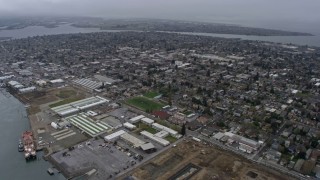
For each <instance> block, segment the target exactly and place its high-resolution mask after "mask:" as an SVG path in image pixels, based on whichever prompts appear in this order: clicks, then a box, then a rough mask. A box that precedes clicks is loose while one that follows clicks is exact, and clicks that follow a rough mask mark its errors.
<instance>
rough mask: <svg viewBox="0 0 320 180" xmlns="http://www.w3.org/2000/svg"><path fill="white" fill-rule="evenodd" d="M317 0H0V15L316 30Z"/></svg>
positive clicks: (319, 28) (319, 19)
mask: <svg viewBox="0 0 320 180" xmlns="http://www.w3.org/2000/svg"><path fill="white" fill-rule="evenodd" d="M319 9H320V1H319V0H0V16H2V17H4V16H88V17H103V18H110V19H114V18H151V19H154V18H156V19H174V20H190V21H204V22H216V23H230V24H238V25H243V26H253V27H264V28H274V29H283V30H291V31H304V32H311V33H314V32H319V31H320V13H319V12H318V11H319Z"/></svg>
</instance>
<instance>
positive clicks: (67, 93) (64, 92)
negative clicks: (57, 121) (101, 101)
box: [56, 90, 77, 99]
mask: <svg viewBox="0 0 320 180" xmlns="http://www.w3.org/2000/svg"><path fill="white" fill-rule="evenodd" d="M76 93H77V92H76V91H74V90H61V91H59V93H58V94H56V95H57V96H58V97H59V98H63V99H66V98H69V97H71V96H73V95H75V94H76Z"/></svg>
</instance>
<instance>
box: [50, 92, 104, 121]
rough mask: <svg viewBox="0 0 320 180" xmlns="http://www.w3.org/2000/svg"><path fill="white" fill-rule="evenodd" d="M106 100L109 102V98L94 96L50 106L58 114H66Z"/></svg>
mask: <svg viewBox="0 0 320 180" xmlns="http://www.w3.org/2000/svg"><path fill="white" fill-rule="evenodd" d="M107 102H109V100H107V99H105V98H102V97H100V96H95V97H90V98H86V99H82V100H79V101H75V102H72V103H69V104H65V105H61V106H57V107H53V108H51V110H52V111H54V112H55V113H57V114H58V115H59V116H67V115H70V114H74V113H77V112H80V111H81V110H85V109H88V108H91V107H95V106H97V105H100V104H104V103H107Z"/></svg>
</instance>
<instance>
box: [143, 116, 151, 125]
mask: <svg viewBox="0 0 320 180" xmlns="http://www.w3.org/2000/svg"><path fill="white" fill-rule="evenodd" d="M141 122H143V123H145V124H147V125H149V126H151V125H152V124H153V123H154V120H152V119H150V118H147V117H145V118H142V119H141Z"/></svg>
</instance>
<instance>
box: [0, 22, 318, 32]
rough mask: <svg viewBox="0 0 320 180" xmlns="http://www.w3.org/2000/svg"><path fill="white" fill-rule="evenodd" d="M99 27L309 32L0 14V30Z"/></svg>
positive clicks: (236, 26) (202, 30) (149, 29)
mask: <svg viewBox="0 0 320 180" xmlns="http://www.w3.org/2000/svg"><path fill="white" fill-rule="evenodd" d="M66 23H68V24H72V26H75V27H82V28H92V27H94V28H100V29H103V30H136V31H170V32H196V33H216V34H235V35H255V36H313V35H312V34H310V33H303V32H291V31H283V30H274V29H264V28H254V27H244V26H239V25H232V24H220V23H208V22H192V21H178V20H162V19H103V18H92V17H19V18H18V17H14V18H0V31H1V30H11V29H21V28H25V27H28V26H44V27H47V28H55V27H57V26H59V25H61V24H66Z"/></svg>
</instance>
